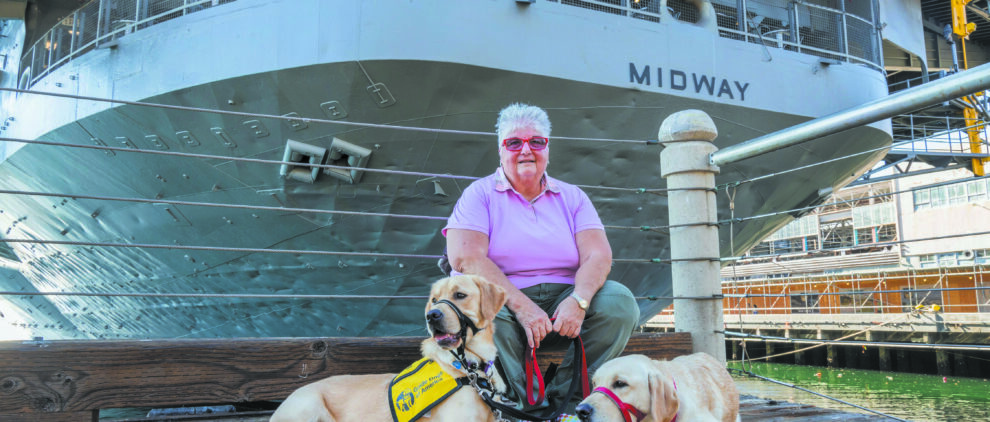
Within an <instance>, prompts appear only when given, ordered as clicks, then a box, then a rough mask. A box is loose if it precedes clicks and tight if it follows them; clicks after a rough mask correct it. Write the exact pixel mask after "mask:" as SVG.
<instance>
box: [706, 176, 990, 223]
mask: <svg viewBox="0 0 990 422" xmlns="http://www.w3.org/2000/svg"><path fill="white" fill-rule="evenodd" d="M986 179H990V176H984V177H968V178H965V179H957V180H950V181H947V182H940V183H932V184H930V185H923V186H916V187H913V188H911V189H904V190H899V191H891V192H887V193H880V194H876V195H871V196H863V197H859V198H853V199H847V200H844V201H836V202H829V203H827V204H821V205H812V206H808V207H802V208H794V209H790V210H784V211H777V212H771V213H766V214H757V215H753V216H749V217H740V218H737V219H735V222H743V221H748V220H755V219H758V218H766V217H772V216H775V215H781V214H792V213H794V212H799V211H807V210H813V209H816V208H821V207H824V206H828V205H839V204H848V203H853V202H858V201H862V200H866V199H876V198H884V197H888V196H893V195H899V194H904V193H914V192H916V191H919V190H922V189H930V188H937V187H940V186H948V185H954V184H957V183H966V182H974V181H977V180H986ZM732 188H733V189H735V187H734V186H733V187H732ZM732 221H733V220H732V218H730V219H729V220H722V221H720V222H719V223H720V224H721V223H726V222H732Z"/></svg>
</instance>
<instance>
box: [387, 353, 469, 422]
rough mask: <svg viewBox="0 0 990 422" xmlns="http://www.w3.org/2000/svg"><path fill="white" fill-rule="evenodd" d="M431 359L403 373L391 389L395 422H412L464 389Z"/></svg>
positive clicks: (393, 382)
mask: <svg viewBox="0 0 990 422" xmlns="http://www.w3.org/2000/svg"><path fill="white" fill-rule="evenodd" d="M466 382H467V379H466V378H461V379H457V378H454V377H452V376H450V375H448V374H447V373H446V372H444V371H443V369H442V368H441V367H440V365H439V364H438V363H436V362H434V361H433V359H430V358H422V359H420V360H418V361H416V363H414V364H412V365H410V366H409V367H408V368H406V369H403V370H402V372H400V373H399V374H398V375H396V376H395V378H392V382H391V383H389V385H388V397H389V401H390V403H389V407H390V408H391V410H392V420H393V421H394V422H412V421H415V420H416V419H419V418H420V417H422V416H423V415H425V414H426V413H427V412H429V411H430V409H432V408H433V407H434V406H436V405H438V404H440V402H442V401H444V399H446V398H447V397H449V396H450V395H451V394H454V393H455V392H456V391H457V390H459V389H460V388H461V387H463V386H464V384H465V383H466Z"/></svg>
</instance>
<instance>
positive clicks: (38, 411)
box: [0, 333, 691, 421]
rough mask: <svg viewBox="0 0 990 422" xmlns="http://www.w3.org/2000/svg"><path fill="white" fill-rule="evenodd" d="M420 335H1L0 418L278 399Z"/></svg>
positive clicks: (370, 364) (679, 346) (376, 363)
mask: <svg viewBox="0 0 990 422" xmlns="http://www.w3.org/2000/svg"><path fill="white" fill-rule="evenodd" d="M422 340H423V338H421V337H388V338H366V337H334V338H267V339H254V338H252V339H238V338H231V339H211V340H148V341H97V340H64V341H41V342H35V341H29V342H19V341H18V342H15V341H5V342H0V420H3V421H8V420H77V421H78V420H90V419H91V418H92V414H93V412H94V411H96V410H98V409H111V408H122V407H176V406H196V405H209V404H225V403H238V402H251V401H266V400H282V399H284V398H285V397H286V396H288V395H289V393H291V392H292V391H293V390H295V389H296V388H298V387H301V386H303V385H305V384H308V383H310V382H313V381H316V380H319V379H322V378H325V377H328V376H332V375H340V374H371V373H393V372H398V371H400V370H402V369H403V368H405V366H406V365H408V364H409V363H411V362H413V361H415V360H416V359H418V358H419V356H420V353H419V343H420V342H422ZM564 353H565V351H564V350H557V351H552V352H542V351H541V352H540V353H539V359H540V361H541V362H543V363H549V362H560V360H561V359H562V358H563V355H564ZM689 353H691V336H690V334H688V333H640V334H636V335H634V336H633V337H632V338H631V339H630V341H629V344H628V345H627V346H626V350H625V354H645V355H647V356H650V357H652V358H654V359H671V358H673V357H675V356H679V355H684V354H689ZM15 417H16V418H17V419H15ZM43 417H44V419H43ZM24 418H27V419H24ZM49 418H51V419H49Z"/></svg>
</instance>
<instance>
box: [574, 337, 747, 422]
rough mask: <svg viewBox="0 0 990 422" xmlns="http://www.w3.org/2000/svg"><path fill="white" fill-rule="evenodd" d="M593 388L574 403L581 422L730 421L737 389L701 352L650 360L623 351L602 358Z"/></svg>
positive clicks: (719, 366) (722, 369)
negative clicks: (608, 357) (578, 402)
mask: <svg viewBox="0 0 990 422" xmlns="http://www.w3.org/2000/svg"><path fill="white" fill-rule="evenodd" d="M592 381H593V383H594V385H595V387H596V388H595V390H594V392H593V393H592V394H591V395H589V396H588V397H587V398H585V399H584V401H582V402H581V404H579V405H578V406H577V415H578V417H579V418H580V419H581V420H582V421H583V422H623V421H625V422H631V421H636V422H699V421H701V422H709V421H711V422H716V421H718V422H734V421H738V420H739V392H738V391H737V390H736V384H735V383H734V382H733V381H732V376H730V375H729V373H728V371H726V369H725V366H723V365H722V364H721V363H719V361H718V360H716V359H715V358H713V357H712V356H711V355H709V354H707V353H695V354H692V355H687V356H678V357H677V358H674V359H673V360H670V361H667V360H653V359H650V358H648V357H646V356H643V355H629V356H623V357H620V358H616V359H613V360H610V361H608V362H606V363H605V364H604V365H602V367H601V368H598V370H597V371H595V375H594V377H593V378H592Z"/></svg>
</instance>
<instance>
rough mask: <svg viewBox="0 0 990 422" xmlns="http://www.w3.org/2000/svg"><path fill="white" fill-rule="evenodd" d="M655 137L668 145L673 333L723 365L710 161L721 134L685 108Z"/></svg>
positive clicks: (664, 163) (664, 168)
mask: <svg viewBox="0 0 990 422" xmlns="http://www.w3.org/2000/svg"><path fill="white" fill-rule="evenodd" d="M657 136H658V138H659V140H660V142H661V143H663V144H664V146H665V148H664V150H663V151H662V152H661V153H660V175H661V176H662V177H663V178H665V179H667V189H668V192H667V203H668V204H667V210H668V213H669V215H670V218H669V223H670V258H671V264H670V267H671V273H672V275H673V277H672V278H673V283H674V286H673V287H674V331H687V332H690V333H691V343H692V346H693V348H694V351H695V352H705V353H708V354H710V355H712V356H714V357H715V358H716V359H718V360H719V361H721V362H722V363H725V335H724V334H722V333H721V331H722V329H723V323H722V321H723V318H722V300H721V299H720V298H721V293H722V292H721V283H720V280H719V269H720V264H719V246H718V225H717V223H718V214H717V210H716V208H715V196H716V195H715V174H716V173H718V171H719V169H718V166H716V165H714V164H711V163H710V161H709V157H710V156H711V154H712V153H714V152H715V151H717V150H718V148H717V147H715V144H713V143H712V141H714V140H715V138H716V137H717V136H718V131H717V130H716V128H715V123H714V122H713V121H712V119H711V117H709V116H708V114H706V113H705V112H703V111H700V110H684V111H680V112H677V113H674V114H672V115H670V116H669V117H667V118H666V119H664V121H663V123H662V124H661V125H660V132H659V134H658V135H657ZM679 297H684V298H685V299H678V298H679Z"/></svg>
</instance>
